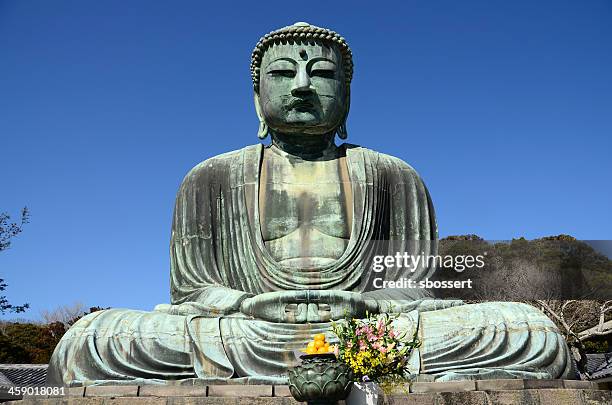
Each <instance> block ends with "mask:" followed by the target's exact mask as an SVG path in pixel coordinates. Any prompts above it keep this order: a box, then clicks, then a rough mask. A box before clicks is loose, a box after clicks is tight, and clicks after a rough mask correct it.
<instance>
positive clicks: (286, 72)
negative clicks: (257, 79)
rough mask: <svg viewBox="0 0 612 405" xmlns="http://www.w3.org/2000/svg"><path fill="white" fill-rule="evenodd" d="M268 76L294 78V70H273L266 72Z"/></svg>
mask: <svg viewBox="0 0 612 405" xmlns="http://www.w3.org/2000/svg"><path fill="white" fill-rule="evenodd" d="M268 74H269V75H270V76H272V77H295V70H289V69H274V70H270V71H268Z"/></svg>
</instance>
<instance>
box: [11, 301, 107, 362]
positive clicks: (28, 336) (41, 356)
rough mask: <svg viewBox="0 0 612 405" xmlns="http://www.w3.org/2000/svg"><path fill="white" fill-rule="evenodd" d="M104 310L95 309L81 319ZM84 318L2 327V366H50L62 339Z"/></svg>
mask: <svg viewBox="0 0 612 405" xmlns="http://www.w3.org/2000/svg"><path fill="white" fill-rule="evenodd" d="M102 309H103V308H100V307H92V308H90V309H89V312H86V313H83V315H82V316H85V315H87V314H90V313H92V312H96V311H100V310H102ZM82 316H80V317H77V318H74V319H71V320H70V321H69V322H67V323H63V322H52V323H48V324H36V323H23V322H2V323H0V363H9V364H12V363H24V364H46V363H48V362H49V359H50V358H51V355H52V354H53V350H55V346H57V344H58V343H59V341H60V339H61V338H62V336H64V334H65V333H66V332H67V331H68V328H69V327H70V326H71V325H72V324H74V323H75V322H76V321H77V320H79V319H80V318H81V317H82Z"/></svg>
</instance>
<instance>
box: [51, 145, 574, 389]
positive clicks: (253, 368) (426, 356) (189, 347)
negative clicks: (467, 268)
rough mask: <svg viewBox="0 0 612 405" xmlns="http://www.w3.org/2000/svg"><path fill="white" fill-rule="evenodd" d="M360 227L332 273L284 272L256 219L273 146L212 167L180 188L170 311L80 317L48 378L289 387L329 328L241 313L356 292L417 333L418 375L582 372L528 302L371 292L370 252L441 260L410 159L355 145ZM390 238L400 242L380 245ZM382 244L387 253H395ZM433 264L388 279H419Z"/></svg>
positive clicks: (219, 159)
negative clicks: (286, 296) (259, 304)
mask: <svg viewBox="0 0 612 405" xmlns="http://www.w3.org/2000/svg"><path fill="white" fill-rule="evenodd" d="M344 147H345V148H346V161H347V166H348V173H349V178H350V182H351V187H352V194H353V207H352V211H353V215H352V218H353V223H352V228H351V234H350V239H349V243H348V246H347V248H346V250H345V252H344V254H343V255H342V256H341V257H340V258H339V259H338V260H336V261H335V262H334V263H331V264H329V265H327V266H324V267H320V268H316V269H300V268H292V267H287V266H282V265H280V264H279V263H277V262H276V261H275V260H274V259H273V258H272V256H271V255H270V253H269V252H268V250H267V249H266V246H265V244H264V241H263V238H262V234H261V229H260V220H259V207H258V201H259V199H258V195H259V187H260V182H259V175H260V167H261V162H262V156H263V146H262V145H253V146H249V147H246V148H243V149H241V150H239V151H234V152H229V153H226V154H223V155H219V156H216V157H214V158H211V159H208V160H206V161H204V162H202V163H200V164H199V165H197V166H196V167H195V168H194V169H192V170H191V171H190V172H189V174H188V175H187V176H186V177H185V179H184V180H183V182H182V184H181V187H180V190H179V192H178V195H177V200H176V206H175V211H174V220H173V225H172V237H171V247H170V253H171V297H172V304H171V305H158V306H157V307H156V309H155V311H153V312H143V311H134V310H126V309H113V310H106V311H100V312H96V313H94V314H91V315H88V316H86V317H84V318H83V319H81V320H80V321H79V322H77V323H76V324H75V325H74V326H73V327H72V328H71V329H70V330H69V331H68V332H67V333H66V335H65V336H64V337H63V338H62V340H61V342H60V344H59V345H58V347H57V348H56V350H55V352H54V354H53V357H52V360H51V363H50V367H49V374H48V381H49V382H50V383H56V384H59V383H64V384H80V383H86V384H88V383H105V382H108V381H111V382H113V383H117V382H121V381H124V382H128V383H134V382H149V383H155V382H162V381H164V380H169V379H186V378H199V379H205V380H209V381H213V382H214V381H226V380H227V379H230V378H231V379H233V380H235V381H239V382H244V383H262V382H264V383H265V382H271V383H282V382H285V381H286V377H285V372H286V369H287V367H289V366H291V365H293V364H295V362H296V359H295V355H294V350H296V349H297V348H299V347H303V345H304V344H305V342H306V341H307V340H309V339H310V338H311V336H312V335H313V334H314V333H319V332H326V331H329V329H330V324H329V323H308V324H289V323H274V322H267V321H263V320H259V319H254V318H252V317H249V316H246V315H244V314H241V313H240V312H239V308H240V303H241V302H242V301H243V300H244V299H245V298H247V297H251V296H254V295H257V294H261V293H264V292H270V291H280V290H345V291H354V292H360V293H363V294H364V295H366V296H367V297H369V298H370V299H376V300H377V301H378V302H379V305H380V307H381V308H390V307H391V308H393V311H394V312H398V313H400V314H401V315H400V317H399V318H398V319H397V320H396V321H395V322H396V326H397V327H398V328H399V329H401V330H403V331H406V332H407V335H408V336H412V333H414V332H416V331H418V334H419V337H420V338H421V340H422V341H423V346H422V347H421V348H420V349H418V350H415V351H414V352H413V354H412V355H411V358H410V360H409V364H410V368H411V371H412V372H414V373H419V372H420V373H430V374H432V375H434V378H436V379H440V380H445V379H446V380H452V379H463V378H493V377H495V378H498V377H500V376H501V377H510V378H511V377H522V378H557V377H561V376H563V377H567V376H569V375H571V373H572V372H573V371H572V368H571V362H570V361H569V354H568V350H567V346H566V344H565V342H564V341H563V338H562V337H561V335H560V334H559V333H558V330H557V329H556V327H555V326H554V324H553V323H552V322H551V321H550V320H549V319H548V318H546V317H545V316H544V315H543V314H542V313H540V312H539V311H537V310H536V309H534V308H532V307H529V306H527V305H523V304H512V303H487V304H479V305H462V303H461V302H457V301H454V302H450V301H440V300H434V299H430V298H428V297H427V294H426V293H425V292H424V291H419V290H409V289H393V290H376V291H371V289H372V288H371V286H372V279H373V278H374V277H376V276H377V274H376V273H375V272H373V271H371V264H372V257H373V255H374V254H380V253H381V251H382V252H385V253H388V254H394V253H395V252H396V251H401V252H404V251H405V252H408V253H409V254H414V255H419V254H425V255H427V254H435V252H436V250H437V228H436V221H435V214H434V210H433V205H432V202H431V199H430V197H429V194H428V192H427V189H426V188H425V186H424V184H423V182H422V181H421V179H420V177H419V176H418V174H417V173H416V172H415V171H414V170H413V169H412V168H411V167H410V166H408V165H407V164H406V163H404V162H403V161H401V160H399V159H397V158H394V157H391V156H388V155H384V154H381V153H377V152H374V151H371V150H368V149H365V148H361V147H357V146H352V145H344ZM389 240H392V241H393V243H392V244H391V245H387V244H385V243H384V242H381V241H389ZM385 249H387V250H386V251H385ZM433 271H434V269H433V268H432V267H427V266H420V267H419V268H417V269H416V271H414V272H411V273H407V274H405V273H402V272H401V271H400V272H395V273H390V274H386V275H385V277H386V278H387V279H398V278H400V277H410V278H411V279H413V280H416V281H418V280H421V279H423V278H425V277H429V276H430V275H431V274H432V272H433Z"/></svg>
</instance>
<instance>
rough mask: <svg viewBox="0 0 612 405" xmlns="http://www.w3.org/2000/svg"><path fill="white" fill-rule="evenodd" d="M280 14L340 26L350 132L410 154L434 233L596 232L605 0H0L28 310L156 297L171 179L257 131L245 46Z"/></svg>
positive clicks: (607, 21)
mask: <svg viewBox="0 0 612 405" xmlns="http://www.w3.org/2000/svg"><path fill="white" fill-rule="evenodd" d="M296 21H308V22H310V23H313V24H315V25H320V26H324V27H329V28H331V29H334V30H336V31H338V32H339V33H340V34H341V35H343V36H344V37H345V38H346V39H347V41H348V42H349V44H350V46H351V48H352V49H353V53H354V61H355V76H354V82H353V86H352V96H353V97H352V104H351V115H350V117H349V122H348V129H349V140H350V141H351V142H352V143H356V144H361V145H364V146H367V147H370V148H373V149H376V150H378V151H381V152H386V153H389V154H392V155H395V156H398V157H400V158H402V159H404V160H405V161H407V162H408V163H410V164H411V165H412V166H413V167H415V168H416V169H417V171H419V172H420V174H421V175H422V177H423V178H424V180H425V182H426V184H427V185H428V187H429V190H430V192H431V195H432V197H433V200H434V204H435V207H436V211H437V214H438V222H439V228H440V235H441V236H445V235H451V234H465V233H476V234H479V235H480V236H482V237H485V238H487V239H510V238H513V237H519V236H525V237H527V238H536V237H540V236H546V235H554V234H559V233H567V234H571V235H573V236H575V237H577V238H580V239H612V236H611V229H612V214H611V207H612V204H611V203H612V185H611V183H612V182H611V177H612V176H611V175H612V161H611V159H610V154H611V153H612V140H611V139H610V138H611V136H612V2H610V1H609V0H589V1H580V0H574V1H564V0H547V1H532V0H522V1H492V0H482V1H469V0H468V1H456V0H447V1H429V0H428V1H425V0H423V1H402V2H396V3H390V2H385V1H375V2H367V3H365V2H364V3H357V2H346V3H340V2H332V1H325V2H314V1H309V2H289V3H288V2H286V1H283V2H275V1H265V2H248V3H247V2H245V3H244V4H236V3H235V2H229V1H222V2H218V1H214V2H204V1H133V0H132V1H119V0H117V1H62V0H54V1H42V0H40V1H17V0H12V1H1V0H0V140H1V143H0V148H2V149H1V150H2V154H1V156H2V183H1V187H0V211H7V212H9V213H12V214H14V215H15V216H17V214H18V211H19V209H20V207H22V206H24V205H27V206H28V207H29V208H30V209H31V213H32V219H31V223H30V224H29V225H28V226H27V228H26V229H25V231H24V233H23V234H22V235H20V236H19V237H18V238H17V239H15V240H14V243H13V246H12V248H11V249H10V250H9V251H7V252H3V253H2V254H1V255H0V277H1V278H5V279H6V280H7V281H8V283H9V289H8V290H7V293H8V296H9V298H10V299H11V300H12V301H14V302H15V303H21V302H24V301H28V302H30V303H31V305H32V308H31V309H30V311H29V312H28V313H27V314H26V316H27V317H29V318H37V317H38V316H39V311H40V310H42V309H51V308H53V307H56V306H58V305H63V304H70V303H72V302H74V301H82V302H83V303H85V304H86V305H100V306H113V307H129V308H138V309H146V310H150V309H152V308H153V306H154V305H155V304H157V303H162V302H168V301H169V254H168V245H169V238H170V224H171V215H172V209H173V204H174V197H175V193H176V190H177V188H178V186H179V184H180V181H181V179H182V178H183V176H184V175H185V174H186V173H187V171H188V170H189V169H190V168H191V167H193V166H194V165H195V164H197V163H198V162H200V161H202V160H204V159H206V158H208V157H211V156H213V155H216V154H219V153H222V152H225V151H229V150H234V149H237V148H240V147H242V146H245V145H248V144H253V143H256V142H257V141H258V139H257V136H256V132H257V119H256V116H255V113H254V109H253V103H252V87H251V82H250V80H251V79H250V75H249V63H250V52H251V50H252V48H253V46H254V45H255V43H256V42H257V40H258V39H259V37H260V36H262V35H263V34H265V33H267V32H269V31H271V30H273V29H276V28H279V27H281V26H285V25H289V24H292V23H294V22H296ZM5 318H6V317H5Z"/></svg>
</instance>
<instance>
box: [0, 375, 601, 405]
mask: <svg viewBox="0 0 612 405" xmlns="http://www.w3.org/2000/svg"><path fill="white" fill-rule="evenodd" d="M374 387H376V386H374ZM602 388H606V387H604V386H601V387H600V386H598V385H597V384H594V383H591V382H588V381H563V380H548V381H547V380H539V382H537V383H536V382H534V381H530V382H527V380H525V381H523V380H487V381H476V382H475V381H458V382H449V383H435V382H417V383H413V384H411V385H410V386H401V387H397V389H396V390H394V391H392V392H387V393H386V394H385V393H383V392H382V391H380V390H379V389H378V388H377V387H376V390H377V391H376V394H375V395H373V396H372V395H368V396H363V395H362V396H360V395H355V394H356V393H357V394H359V393H360V392H361V391H359V389H358V388H357V387H355V388H354V389H353V392H352V393H351V397H349V398H348V399H347V401H346V403H344V402H345V401H342V402H343V403H342V404H339V405H451V404H461V405H498V404H499V405H515V404H517V405H518V404H521V405H599V404H612V391H609V390H607V389H602ZM369 393H370V394H371V391H369ZM65 394H66V395H64V396H56V397H52V396H48V397H42V396H31V397H28V396H26V397H24V398H23V399H21V400H18V399H15V400H9V401H8V402H6V405H8V404H13V405H34V404H41V405H42V404H44V405H122V404H125V405H127V404H136V405H137V404H142V405H196V404H203V405H296V404H298V402H297V401H295V400H294V399H293V398H292V397H291V394H290V393H289V390H288V388H287V386H272V385H208V386H206V385H201V386H177V385H143V386H136V385H134V386H125V385H124V386H90V387H80V388H70V389H68V390H66V392H65ZM4 400H5V401H6V400H8V398H5V399H4ZM0 402H2V399H1V397H0Z"/></svg>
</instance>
